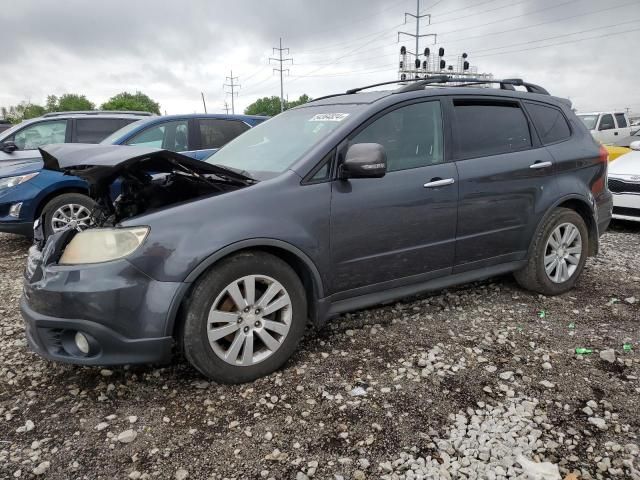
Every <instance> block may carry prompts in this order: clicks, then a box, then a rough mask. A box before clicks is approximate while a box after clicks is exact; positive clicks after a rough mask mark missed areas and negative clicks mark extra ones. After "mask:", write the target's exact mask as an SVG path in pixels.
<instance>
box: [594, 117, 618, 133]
mask: <svg viewBox="0 0 640 480" xmlns="http://www.w3.org/2000/svg"><path fill="white" fill-rule="evenodd" d="M614 128H616V126H615V124H614V123H613V115H611V114H610V113H605V114H604V115H602V117H601V118H600V126H599V127H598V130H612V129H614Z"/></svg>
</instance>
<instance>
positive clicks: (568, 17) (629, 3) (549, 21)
mask: <svg viewBox="0 0 640 480" xmlns="http://www.w3.org/2000/svg"><path fill="white" fill-rule="evenodd" d="M632 4H637V0H633V1H631V2H627V3H623V4H620V5H616V6H613V7H607V8H601V9H600V10H594V11H593V12H586V13H578V14H576V15H569V16H566V17H560V18H554V19H553V20H548V21H546V22H539V23H535V24H533V25H524V26H520V27H514V28H510V29H507V30H500V31H497V32H488V33H483V34H481V35H471V36H470V37H462V38H458V39H455V40H449V41H447V42H446V44H447V45H448V44H450V43H458V42H462V41H465V40H473V39H476V38H484V37H489V36H492V35H499V34H502V33H511V32H519V31H521V30H526V29H529V28H535V27H540V26H542V25H548V24H550V23H556V22H562V21H564V20H569V19H572V18H578V17H585V16H588V15H594V14H596V13H602V12H606V11H609V10H615V9H618V8H622V7H626V6H628V5H632Z"/></svg>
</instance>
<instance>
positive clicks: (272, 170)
mask: <svg viewBox="0 0 640 480" xmlns="http://www.w3.org/2000/svg"><path fill="white" fill-rule="evenodd" d="M358 108H359V107H358V106H357V105H322V106H317V107H304V108H300V109H295V110H289V111H287V112H284V113H281V114H280V115H277V116H275V117H273V118H272V119H270V120H268V121H266V122H264V123H261V124H260V125H258V126H256V127H255V128H252V129H251V130H248V131H247V132H245V133H243V134H242V135H240V136H239V137H237V138H236V139H234V140H233V141H231V142H230V143H228V144H227V145H225V146H224V147H223V148H221V149H220V150H219V151H218V152H217V153H215V154H213V155H211V156H210V157H209V158H207V159H206V162H208V163H212V164H217V165H223V166H225V167H230V168H233V169H236V170H240V171H246V172H251V173H252V174H253V176H257V177H258V178H260V177H271V176H273V175H274V174H279V173H282V172H284V171H285V170H287V169H288V168H289V167H290V166H291V165H293V164H294V163H295V162H296V161H297V160H298V159H299V158H300V157H301V156H302V155H303V154H304V153H305V152H307V151H309V149H310V148H311V147H313V146H314V145H315V144H317V143H318V142H319V141H321V140H322V139H323V138H326V137H327V135H329V134H330V133H331V132H332V131H333V130H335V129H336V128H337V127H338V126H340V124H341V123H342V122H344V121H346V120H347V118H349V116H350V115H353V112H355V111H356V110H357V109H358ZM260 172H262V173H263V174H264V175H260Z"/></svg>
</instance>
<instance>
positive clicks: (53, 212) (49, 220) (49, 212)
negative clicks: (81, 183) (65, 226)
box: [42, 193, 95, 237]
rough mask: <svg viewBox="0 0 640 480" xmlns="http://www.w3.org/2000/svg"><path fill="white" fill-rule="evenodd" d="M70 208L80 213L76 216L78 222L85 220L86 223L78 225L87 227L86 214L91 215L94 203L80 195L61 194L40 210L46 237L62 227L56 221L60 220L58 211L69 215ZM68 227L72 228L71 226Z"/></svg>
mask: <svg viewBox="0 0 640 480" xmlns="http://www.w3.org/2000/svg"><path fill="white" fill-rule="evenodd" d="M72 207H73V211H74V212H78V213H81V215H80V216H78V220H82V219H86V222H84V221H81V222H80V223H82V224H85V223H86V225H87V226H88V225H89V223H88V222H89V219H88V216H87V215H86V214H87V213H91V211H92V210H93V208H94V207H95V202H94V201H93V200H92V199H91V198H89V197H88V196H86V195H83V194H82V193H63V194H62V195H58V196H57V197H55V198H53V199H51V200H49V202H48V203H47V204H46V205H45V206H44V208H43V209H42V216H43V218H44V234H45V236H47V237H48V236H49V235H52V234H54V233H56V231H57V228H58V227H61V226H62V223H61V222H60V221H59V220H58V219H59V218H60V213H59V211H62V212H66V213H67V214H69V213H71V210H70V209H71V208H72ZM78 207H81V208H78ZM61 209H62V210H61ZM71 218H73V217H71ZM71 222H73V220H71ZM70 226H71V227H72V226H73V224H71V225H70Z"/></svg>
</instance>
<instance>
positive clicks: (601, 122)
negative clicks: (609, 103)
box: [578, 112, 632, 143]
mask: <svg viewBox="0 0 640 480" xmlns="http://www.w3.org/2000/svg"><path fill="white" fill-rule="evenodd" d="M578 118H579V119H580V120H582V123H584V124H585V125H586V127H587V128H588V129H589V130H590V131H591V135H593V138H595V139H596V140H598V141H599V142H602V143H613V142H615V141H616V140H618V139H620V138H622V137H627V136H629V135H631V130H632V128H631V126H630V125H631V124H630V122H629V117H627V114H626V113H622V112H594V113H581V114H578Z"/></svg>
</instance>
